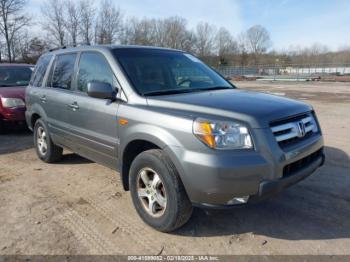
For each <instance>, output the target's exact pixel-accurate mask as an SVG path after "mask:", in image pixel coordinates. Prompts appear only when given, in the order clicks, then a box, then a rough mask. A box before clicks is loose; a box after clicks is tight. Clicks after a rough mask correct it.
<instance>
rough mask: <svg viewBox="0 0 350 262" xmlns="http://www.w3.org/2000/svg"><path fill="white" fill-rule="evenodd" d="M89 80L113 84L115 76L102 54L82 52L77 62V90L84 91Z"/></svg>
mask: <svg viewBox="0 0 350 262" xmlns="http://www.w3.org/2000/svg"><path fill="white" fill-rule="evenodd" d="M91 81H97V82H105V83H109V84H111V85H112V86H114V83H115V77H114V74H113V72H112V70H111V68H110V66H109V64H108V62H107V60H106V59H105V58H104V56H103V55H102V54H99V53H97V52H83V53H82V54H81V56H80V62H79V71H78V90H80V91H82V92H86V91H87V84H88V83H89V82H91Z"/></svg>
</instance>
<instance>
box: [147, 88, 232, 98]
mask: <svg viewBox="0 0 350 262" xmlns="http://www.w3.org/2000/svg"><path fill="white" fill-rule="evenodd" d="M223 89H233V88H232V87H229V86H213V87H207V88H186V89H170V90H162V91H152V92H148V93H144V94H143V95H145V96H160V95H173V94H181V93H192V92H202V91H212V90H223Z"/></svg>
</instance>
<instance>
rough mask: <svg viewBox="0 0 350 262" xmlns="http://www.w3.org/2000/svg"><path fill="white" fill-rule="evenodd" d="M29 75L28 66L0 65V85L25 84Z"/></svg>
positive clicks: (30, 71) (30, 70) (29, 69)
mask: <svg viewBox="0 0 350 262" xmlns="http://www.w3.org/2000/svg"><path fill="white" fill-rule="evenodd" d="M31 75H32V69H31V68H30V67H28V66H0V87H11V86H27V85H28V83H29V80H30V77H31Z"/></svg>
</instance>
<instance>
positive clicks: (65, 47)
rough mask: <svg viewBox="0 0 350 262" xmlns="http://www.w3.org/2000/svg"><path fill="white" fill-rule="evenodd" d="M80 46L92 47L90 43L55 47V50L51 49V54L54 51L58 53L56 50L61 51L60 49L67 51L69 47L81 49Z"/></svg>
mask: <svg viewBox="0 0 350 262" xmlns="http://www.w3.org/2000/svg"><path fill="white" fill-rule="evenodd" d="M79 46H91V44H89V43H81V44H74V45H71V46H66V45H64V46H58V47H54V48H51V49H49V52H53V51H56V50H60V49H67V48H69V47H79Z"/></svg>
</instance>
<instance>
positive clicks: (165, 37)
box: [157, 16, 189, 49]
mask: <svg viewBox="0 0 350 262" xmlns="http://www.w3.org/2000/svg"><path fill="white" fill-rule="evenodd" d="M157 31H158V33H157V34H158V36H159V41H160V45H161V46H164V47H169V48H175V49H184V47H185V46H186V45H187V42H188V40H189V34H188V31H187V21H186V19H184V18H181V17H178V16H173V17H169V18H166V19H163V20H160V21H159V22H158V28H157Z"/></svg>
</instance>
